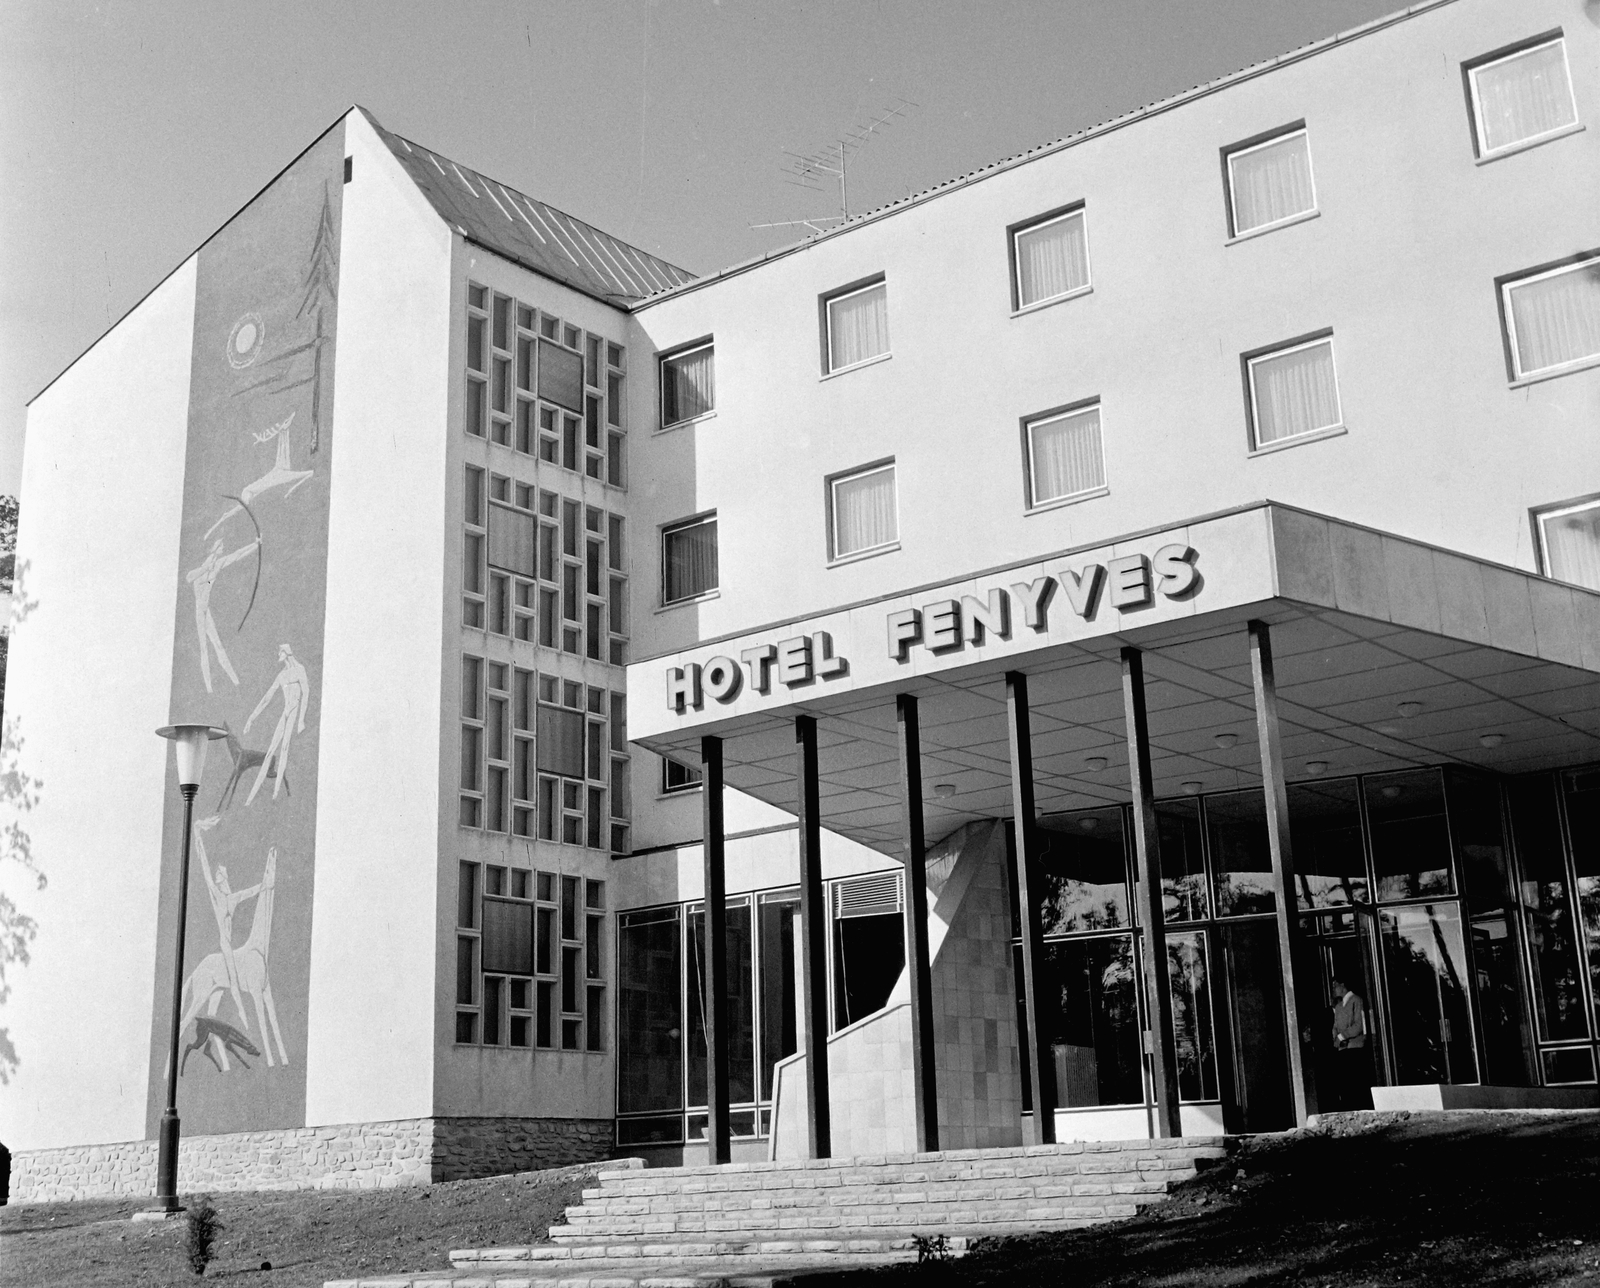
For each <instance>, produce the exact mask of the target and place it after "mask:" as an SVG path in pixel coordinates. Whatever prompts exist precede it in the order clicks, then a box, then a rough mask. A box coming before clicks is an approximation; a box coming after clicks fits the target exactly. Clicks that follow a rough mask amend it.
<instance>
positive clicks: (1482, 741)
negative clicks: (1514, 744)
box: [1478, 733, 1506, 747]
mask: <svg viewBox="0 0 1600 1288" xmlns="http://www.w3.org/2000/svg"><path fill="white" fill-rule="evenodd" d="M1505 740H1506V736H1505V734H1503V733H1486V734H1484V735H1483V736H1482V737H1481V738H1479V739H1478V746H1480V747H1498V746H1499V745H1500V744H1501V743H1503V742H1504V741H1505Z"/></svg>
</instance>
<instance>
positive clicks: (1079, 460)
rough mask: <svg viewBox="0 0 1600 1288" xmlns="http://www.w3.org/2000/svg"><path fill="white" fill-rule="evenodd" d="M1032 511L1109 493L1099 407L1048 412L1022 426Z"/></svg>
mask: <svg viewBox="0 0 1600 1288" xmlns="http://www.w3.org/2000/svg"><path fill="white" fill-rule="evenodd" d="M1023 425H1024V432H1025V433H1026V435H1027V452H1028V505H1029V507H1030V508H1038V507H1039V506H1045V505H1053V504H1056V503H1058V502H1063V501H1076V500H1083V499H1085V498H1087V497H1091V496H1099V495H1101V494H1102V493H1104V492H1105V490H1106V465H1105V455H1104V451H1103V449H1102V446H1101V441H1100V405H1099V404H1098V403H1093V404H1090V405H1089V406H1079V407H1077V408H1075V409H1074V408H1068V409H1065V410H1063V411H1059V412H1047V413H1045V414H1044V415H1042V416H1036V417H1034V418H1033V419H1031V420H1027V421H1024V422H1023Z"/></svg>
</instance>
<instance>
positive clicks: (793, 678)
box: [630, 510, 1274, 738]
mask: <svg viewBox="0 0 1600 1288" xmlns="http://www.w3.org/2000/svg"><path fill="white" fill-rule="evenodd" d="M1270 550H1271V542H1270V538H1269V534H1268V530H1267V521H1266V515H1265V511H1262V510H1252V511H1244V512H1242V513H1237V514H1232V515H1224V516H1221V517H1219V518H1216V519H1211V520H1206V521H1204V522H1201V523H1197V524H1193V525H1189V526H1187V527H1184V528H1181V529H1176V530H1173V531H1168V532H1163V533H1156V534H1152V535H1150V536H1148V537H1143V538H1138V539H1133V540H1127V541H1122V542H1118V543H1116V544H1115V545H1112V546H1107V547H1102V548H1099V549H1092V550H1086V551H1079V552H1076V553H1073V554H1066V555H1059V556H1055V557H1052V558H1048V559H1044V560H1040V561H1038V562H1036V563H1031V564H1024V565H1020V566H1017V567H1013V568H1009V569H1000V570H998V571H995V572H993V573H988V574H984V575H981V576H978V577H975V578H970V579H966V580H963V581H959V582H952V583H947V584H945V585H942V586H934V587H930V588H928V589H925V590H922V591H918V592H912V593H910V594H907V595H901V596H896V597H893V598H888V599H882V600H878V601H876V602H873V603H868V604H862V605H857V606H855V607H852V608H846V609H840V610H838V611H835V612H832V613H825V614H821V615H819V616H817V617H815V618H810V619H804V620H801V621H797V622H794V623H791V624H789V625H787V626H782V627H777V628H771V629H767V630H763V631H759V632H752V633H751V634H750V635H747V636H742V637H735V638H733V639H725V640H722V641H719V642H717V643H714V644H708V645H702V646H700V647H699V648H695V649H690V650H685V651H684V652H682V653H679V654H677V655H675V656H672V657H667V658H657V659H655V660H654V661H650V662H641V663H638V664H636V665H635V666H634V667H632V668H630V671H631V674H630V681H631V685H633V686H637V687H636V689H635V691H636V692H642V693H644V694H646V695H648V692H649V689H651V688H655V686H657V685H661V684H663V682H664V692H663V690H662V689H656V692H657V693H659V694H662V697H663V698H664V701H651V700H649V699H648V697H646V698H645V700H642V701H640V702H639V703H638V704H637V705H636V706H635V708H634V711H633V712H632V713H631V714H632V722H633V723H634V726H635V733H634V736H635V737H642V738H648V737H650V736H651V735H652V734H670V733H672V732H675V731H678V730H681V729H685V728H688V727H691V726H694V725H699V724H707V723H711V722H712V721H720V720H723V719H726V718H728V717H730V716H738V715H744V714H751V713H755V712H758V711H762V710H765V709H769V708H774V707H781V706H785V705H788V704H790V703H794V702H803V701H806V700H808V699H814V698H819V697H824V696H827V695H829V694H833V693H840V692H847V691H854V690H857V689H863V688H871V687H873V686H876V685H880V684H893V683H894V682H895V681H896V680H900V681H902V682H903V680H904V678H905V677H906V676H907V675H923V674H929V673H932V672H937V671H943V670H948V669H952V668H956V667H961V666H969V665H972V664H973V663H976V662H982V661H989V660H991V659H994V658H1001V657H1005V658H1009V657H1011V656H1015V655H1019V654H1026V653H1029V652H1033V651H1036V650H1038V649H1043V648H1048V647H1051V646H1052V645H1058V644H1065V643H1072V642H1074V641H1081V640H1088V639H1092V638H1095V637H1097V636H1103V635H1115V634H1117V633H1119V632H1122V631H1126V630H1130V629H1133V628H1134V627H1137V626H1143V625H1147V624H1152V623H1157V622H1165V621H1174V620H1181V619H1183V618H1185V617H1190V616H1193V615H1195V614H1196V613H1197V612H1205V611H1210V610H1212V609H1218V608H1226V607H1230V606H1233V605H1238V604H1243V603H1251V602H1256V601H1258V600H1262V599H1268V598H1271V597H1272V595H1273V593H1274V592H1273V586H1272V581H1273V578H1272V574H1271V557H1270ZM1019 664H1020V663H1019ZM652 672H654V674H653V675H652V674H651V673H652ZM647 686H648V687H647Z"/></svg>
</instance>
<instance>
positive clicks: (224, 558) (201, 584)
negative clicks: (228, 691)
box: [185, 537, 261, 693]
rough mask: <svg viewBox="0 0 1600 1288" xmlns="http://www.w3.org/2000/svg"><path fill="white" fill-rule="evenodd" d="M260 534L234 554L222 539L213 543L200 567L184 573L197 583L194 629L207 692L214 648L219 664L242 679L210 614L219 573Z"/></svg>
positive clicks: (234, 678)
mask: <svg viewBox="0 0 1600 1288" xmlns="http://www.w3.org/2000/svg"><path fill="white" fill-rule="evenodd" d="M260 544H261V538H260V537H257V538H256V539H255V540H254V541H251V542H249V543H247V544H245V545H242V546H240V547H239V548H238V549H237V550H235V551H234V552H233V553H232V554H226V555H225V554H223V553H222V541H221V540H220V539H218V540H216V541H213V542H212V543H211V549H210V550H209V551H208V552H207V553H206V557H205V558H204V559H202V560H201V561H200V566H199V567H198V568H192V569H190V570H189V572H188V573H186V574H185V576H186V577H187V579H188V582H189V584H190V585H191V586H193V587H194V629H195V633H196V634H197V635H198V636H199V637H200V678H201V679H203V680H204V681H205V682H206V692H207V693H210V692H211V650H212V649H215V650H216V651H217V664H218V665H219V666H221V667H222V669H223V671H224V673H226V675H227V677H228V678H229V679H230V680H232V681H233V682H234V684H235V685H237V684H238V683H239V677H238V675H237V674H236V673H235V671H234V669H233V663H232V662H230V661H229V660H228V650H227V649H225V648H223V647H222V637H221V636H220V635H218V634H217V622H216V619H215V618H214V617H212V616H211V590H212V587H214V586H215V585H216V583H217V577H218V575H219V574H220V573H221V572H222V570H223V569H224V568H226V567H228V566H229V565H230V564H236V563H238V562H239V560H241V559H243V558H244V557H245V556H246V555H248V554H249V553H250V552H251V551H253V550H254V549H255V548H256V547H257V546H259V545H260Z"/></svg>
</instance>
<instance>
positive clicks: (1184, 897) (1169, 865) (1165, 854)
mask: <svg viewBox="0 0 1600 1288" xmlns="http://www.w3.org/2000/svg"><path fill="white" fill-rule="evenodd" d="M1156 832H1157V835H1158V836H1159V837H1160V838H1161V915H1162V918H1163V919H1164V920H1166V921H1200V920H1202V919H1203V918H1204V917H1205V916H1206V903H1207V900H1206V864H1205V857H1204V855H1203V853H1202V851H1201V844H1200V802H1199V801H1194V800H1187V801H1157V802H1156Z"/></svg>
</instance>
